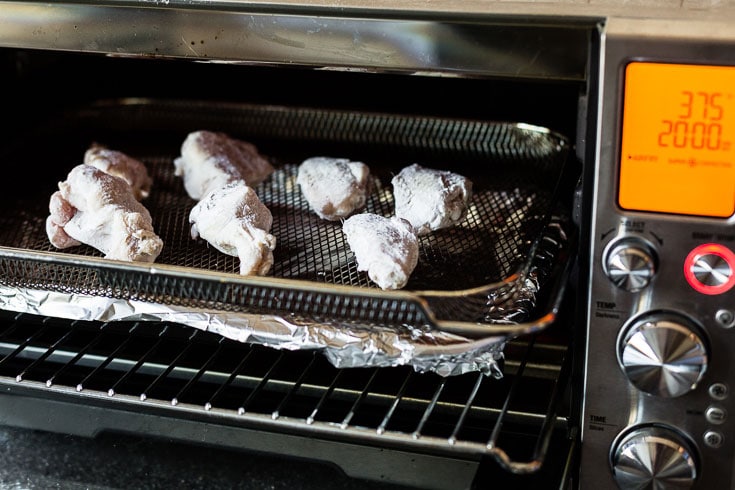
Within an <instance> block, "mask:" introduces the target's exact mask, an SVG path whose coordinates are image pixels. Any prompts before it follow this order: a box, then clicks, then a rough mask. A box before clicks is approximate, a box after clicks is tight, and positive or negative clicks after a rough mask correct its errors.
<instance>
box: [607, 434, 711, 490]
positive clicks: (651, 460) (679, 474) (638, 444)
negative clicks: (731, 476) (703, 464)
mask: <svg viewBox="0 0 735 490" xmlns="http://www.w3.org/2000/svg"><path fill="white" fill-rule="evenodd" d="M610 463H611V465H612V471H613V476H614V478H615V481H616V482H617V484H618V486H619V487H620V488H623V489H626V488H681V489H684V488H690V487H691V486H692V485H693V483H694V481H695V480H696V479H697V463H696V461H695V457H694V452H693V450H692V447H691V445H690V444H689V443H688V442H687V440H686V439H685V438H684V437H682V436H681V435H679V433H678V432H675V431H674V430H672V429H668V428H664V427H656V426H646V427H638V428H636V429H633V430H632V431H630V432H628V433H627V434H626V435H625V436H624V437H622V438H621V439H620V440H619V441H617V442H616V443H615V444H614V445H613V448H612V451H611V455H610Z"/></svg>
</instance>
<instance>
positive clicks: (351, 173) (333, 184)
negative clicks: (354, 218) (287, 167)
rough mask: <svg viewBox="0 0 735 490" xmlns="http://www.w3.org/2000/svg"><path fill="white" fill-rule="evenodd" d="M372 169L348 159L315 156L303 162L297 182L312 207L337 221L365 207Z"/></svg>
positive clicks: (327, 218)
mask: <svg viewBox="0 0 735 490" xmlns="http://www.w3.org/2000/svg"><path fill="white" fill-rule="evenodd" d="M369 179H370V168H369V167H368V166H367V165H365V164H364V163H362V162H353V161H350V160H348V159H347V158H332V157H312V158H308V159H306V160H304V161H303V162H302V163H301V165H299V169H298V174H297V176H296V183H297V184H298V185H299V187H300V188H301V192H302V194H303V195H304V197H305V198H306V201H307V202H308V203H309V206H310V207H311V209H312V210H313V211H314V212H315V213H316V214H317V215H318V216H319V217H320V218H322V219H325V220H328V221H337V220H339V219H342V218H346V217H348V216H350V215H351V214H352V213H354V212H355V211H357V210H360V209H362V208H363V207H365V202H366V201H367V196H368V194H369V182H370V180H369Z"/></svg>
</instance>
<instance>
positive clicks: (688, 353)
mask: <svg viewBox="0 0 735 490" xmlns="http://www.w3.org/2000/svg"><path fill="white" fill-rule="evenodd" d="M699 332H700V329H699V327H697V325H696V324H695V323H694V321H692V320H690V319H688V318H687V317H684V316H683V315H679V314H676V313H663V312H658V313H652V312H651V313H646V314H644V315H642V316H640V317H638V318H637V319H636V320H635V321H634V322H633V323H632V325H631V326H630V327H629V328H627V329H625V330H624V331H623V333H622V336H621V337H620V341H619V344H618V361H619V363H620V366H621V367H622V369H623V372H624V373H625V375H626V376H627V377H628V380H629V381H630V382H631V383H633V385H635V386H636V388H638V389H639V390H641V391H644V392H646V393H650V394H653V395H658V396H662V397H667V398H673V397H677V396H681V395H683V394H685V393H687V392H689V391H691V390H693V389H694V388H696V386H697V383H699V381H700V380H701V379H702V376H703V375H704V373H705V371H706V370H707V363H708V351H707V346H706V344H705V341H704V339H703V337H702V336H701V335H700V333H699Z"/></svg>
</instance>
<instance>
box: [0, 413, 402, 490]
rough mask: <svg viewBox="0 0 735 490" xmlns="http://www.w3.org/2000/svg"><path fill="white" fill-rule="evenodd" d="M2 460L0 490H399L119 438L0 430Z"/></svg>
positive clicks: (267, 458) (272, 461) (304, 467)
mask: <svg viewBox="0 0 735 490" xmlns="http://www.w3.org/2000/svg"><path fill="white" fill-rule="evenodd" d="M0 460H1V461H2V464H1V465H0V488H3V489H19V490H20V489H55V488H58V489H70V490H79V489H85V490H87V489H88V490H117V489H126V490H130V489H141V490H153V489H171V488H175V489H199V488H202V489H207V490H217V489H253V490H278V489H289V490H293V489H305V490H308V489H320V490H329V489H342V490H350V489H352V490H373V489H375V490H377V489H381V490H405V487H401V486H397V485H390V484H386V483H380V482H371V481H367V480H357V479H353V478H350V477H348V476H346V475H345V474H344V473H342V472H341V470H340V469H339V468H336V467H333V466H331V465H328V464H322V463H315V462H313V461H302V460H298V459H293V458H288V459H286V458H280V457H277V456H271V455H264V454H256V453H250V452H248V453H245V452H238V451H229V450H222V449H212V448H208V447H203V446H196V445H189V444H182V443H171V442H167V441H162V440H156V439H151V438H147V437H138V436H128V435H117V434H114V435H103V436H100V437H97V438H93V439H92V438H86V437H79V436H70V435H64V434H57V433H51V432H42V431H36V430H28V429H18V428H11V427H0Z"/></svg>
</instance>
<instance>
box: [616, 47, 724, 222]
mask: <svg viewBox="0 0 735 490" xmlns="http://www.w3.org/2000/svg"><path fill="white" fill-rule="evenodd" d="M618 204H619V205H620V206H621V207H622V208H623V209H628V210H636V211H654V212H661V213H674V214H686V215H695V216H712V217H723V218H727V217H730V216H732V215H733V212H735V67H729V66H710V65H681V64H666V63H643V62H633V63H630V64H628V65H627V67H626V70H625V92H624V104H623V126H622V142H621V153H620V181H619V188H618Z"/></svg>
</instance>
